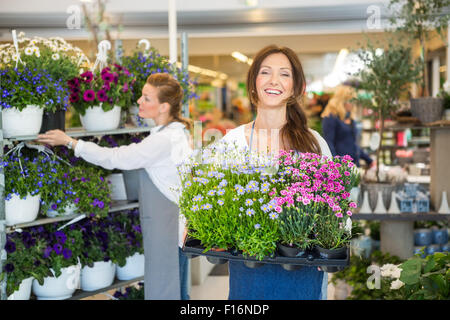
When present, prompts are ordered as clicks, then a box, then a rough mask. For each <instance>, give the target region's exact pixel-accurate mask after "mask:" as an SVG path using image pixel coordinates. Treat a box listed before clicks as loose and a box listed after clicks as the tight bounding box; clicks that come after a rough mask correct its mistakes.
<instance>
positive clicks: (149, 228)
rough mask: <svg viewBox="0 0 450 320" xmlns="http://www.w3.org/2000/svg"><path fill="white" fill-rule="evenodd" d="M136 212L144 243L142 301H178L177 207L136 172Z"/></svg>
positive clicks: (141, 171)
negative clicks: (137, 175) (137, 178)
mask: <svg viewBox="0 0 450 320" xmlns="http://www.w3.org/2000/svg"><path fill="white" fill-rule="evenodd" d="M139 211H140V219H141V229H142V235H143V242H144V255H145V276H144V278H145V279H144V290H145V300H180V272H179V262H178V219H179V218H178V212H179V208H178V206H177V205H176V204H175V203H173V202H172V201H170V200H169V199H167V197H165V196H164V195H163V194H162V193H161V192H160V191H159V190H158V188H157V187H156V186H155V185H154V183H153V181H152V180H151V179H150V177H149V175H148V174H147V171H145V169H140V172H139Z"/></svg>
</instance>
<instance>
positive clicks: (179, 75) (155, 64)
mask: <svg viewBox="0 0 450 320" xmlns="http://www.w3.org/2000/svg"><path fill="white" fill-rule="evenodd" d="M122 63H123V65H124V66H125V67H126V68H127V69H128V70H130V72H131V73H132V74H133V76H134V77H135V79H136V83H135V84H134V85H133V102H136V101H137V100H138V99H139V98H140V97H141V95H142V88H143V87H144V85H145V83H146V82H147V78H148V77H149V76H150V75H151V74H153V73H161V72H162V73H169V74H171V75H172V76H173V77H174V78H175V79H176V80H178V82H179V83H180V85H181V87H182V88H183V104H184V103H187V102H188V101H189V100H190V99H192V98H195V97H196V94H195V87H194V82H193V81H191V80H190V79H189V73H188V72H184V71H183V70H182V69H180V68H178V67H177V66H176V65H172V64H171V63H170V62H169V61H168V60H167V58H166V57H164V56H161V55H160V54H159V52H158V50H156V49H155V48H150V49H149V50H147V51H145V52H142V51H139V50H136V51H134V52H133V53H132V54H131V55H129V56H124V57H123V58H122Z"/></svg>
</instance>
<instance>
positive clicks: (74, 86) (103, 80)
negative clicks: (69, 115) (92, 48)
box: [67, 64, 136, 115]
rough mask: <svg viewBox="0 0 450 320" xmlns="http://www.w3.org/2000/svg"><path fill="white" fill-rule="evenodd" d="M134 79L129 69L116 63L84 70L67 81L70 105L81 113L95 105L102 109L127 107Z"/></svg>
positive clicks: (129, 102)
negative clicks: (98, 68) (99, 68)
mask: <svg viewBox="0 0 450 320" xmlns="http://www.w3.org/2000/svg"><path fill="white" fill-rule="evenodd" d="M135 81H136V80H135V79H134V77H133V75H132V74H131V73H130V71H128V69H127V68H125V67H123V66H121V65H118V64H113V65H111V66H109V67H105V68H103V69H102V70H101V71H99V70H95V71H94V72H92V71H89V70H88V71H85V72H83V73H82V74H80V75H79V76H78V77H74V78H72V79H70V80H69V81H68V82H67V84H68V86H69V88H70V97H69V101H70V105H71V106H73V107H74V109H75V110H76V111H77V112H78V113H80V114H81V115H84V114H85V113H86V109H88V108H90V107H95V106H101V108H102V109H103V111H109V110H112V109H113V108H114V106H119V107H121V108H128V107H130V106H131V104H132V98H133V86H134V83H135Z"/></svg>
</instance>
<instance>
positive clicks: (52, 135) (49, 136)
mask: <svg viewBox="0 0 450 320" xmlns="http://www.w3.org/2000/svg"><path fill="white" fill-rule="evenodd" d="M37 141H38V142H41V143H45V144H48V145H51V146H52V147H54V146H65V145H67V144H68V143H69V142H70V141H72V148H73V149H75V146H76V143H77V140H75V139H73V138H71V137H69V136H68V135H67V134H65V133H64V132H63V131H61V130H50V131H47V132H46V133H44V134H39V135H38V139H37Z"/></svg>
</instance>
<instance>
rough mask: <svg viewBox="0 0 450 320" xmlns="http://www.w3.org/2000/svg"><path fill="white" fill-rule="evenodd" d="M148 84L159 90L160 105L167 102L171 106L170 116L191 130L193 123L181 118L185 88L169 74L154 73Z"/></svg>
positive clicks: (148, 79)
mask: <svg viewBox="0 0 450 320" xmlns="http://www.w3.org/2000/svg"><path fill="white" fill-rule="evenodd" d="M147 84H149V85H151V86H153V87H155V88H157V89H158V100H159V102H160V103H164V102H167V103H168V104H169V105H170V112H169V115H170V116H171V117H172V118H173V119H174V120H175V121H178V122H181V123H183V124H184V125H185V126H186V129H188V130H189V129H190V128H191V121H190V120H189V119H186V118H183V117H182V116H181V103H182V101H183V88H181V85H180V84H179V83H178V81H177V80H175V79H174V78H173V77H172V76H171V75H170V74H168V73H153V74H151V75H150V76H149V77H148V78H147Z"/></svg>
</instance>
